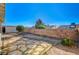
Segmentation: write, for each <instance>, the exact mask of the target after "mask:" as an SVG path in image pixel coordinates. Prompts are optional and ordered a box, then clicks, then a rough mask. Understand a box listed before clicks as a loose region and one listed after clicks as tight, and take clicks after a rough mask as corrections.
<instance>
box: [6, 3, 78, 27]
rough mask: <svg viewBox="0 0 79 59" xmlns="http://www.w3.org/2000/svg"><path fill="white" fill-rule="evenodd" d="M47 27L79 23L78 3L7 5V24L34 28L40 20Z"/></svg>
mask: <svg viewBox="0 0 79 59" xmlns="http://www.w3.org/2000/svg"><path fill="white" fill-rule="evenodd" d="M39 18H40V19H41V20H42V21H43V23H45V24H46V25H48V24H49V25H65V24H70V23H72V22H75V23H77V24H78V23H79V4H78V3H76V4H75V3H69V4H67V3H63V4H62V3H7V4H6V14H5V24H6V25H9V26H16V25H24V26H33V25H35V22H36V21H37V20H38V19H39Z"/></svg>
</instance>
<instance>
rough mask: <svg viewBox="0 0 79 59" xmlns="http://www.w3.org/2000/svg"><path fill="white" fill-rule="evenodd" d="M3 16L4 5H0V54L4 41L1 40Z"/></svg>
mask: <svg viewBox="0 0 79 59" xmlns="http://www.w3.org/2000/svg"><path fill="white" fill-rule="evenodd" d="M4 16H5V3H0V54H2V52H3V46H4V45H3V44H4V40H2V27H3V26H2V24H3V21H4Z"/></svg>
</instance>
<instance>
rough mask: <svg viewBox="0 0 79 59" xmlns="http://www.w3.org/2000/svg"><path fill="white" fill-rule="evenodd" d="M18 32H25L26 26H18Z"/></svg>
mask: <svg viewBox="0 0 79 59" xmlns="http://www.w3.org/2000/svg"><path fill="white" fill-rule="evenodd" d="M16 30H17V31H18V32H22V31H24V26H21V25H18V26H17V27H16Z"/></svg>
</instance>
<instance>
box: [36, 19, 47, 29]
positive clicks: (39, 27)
mask: <svg viewBox="0 0 79 59" xmlns="http://www.w3.org/2000/svg"><path fill="white" fill-rule="evenodd" d="M35 28H36V29H45V28H46V26H45V25H44V23H43V22H42V21H41V19H39V20H38V21H37V22H36V24H35Z"/></svg>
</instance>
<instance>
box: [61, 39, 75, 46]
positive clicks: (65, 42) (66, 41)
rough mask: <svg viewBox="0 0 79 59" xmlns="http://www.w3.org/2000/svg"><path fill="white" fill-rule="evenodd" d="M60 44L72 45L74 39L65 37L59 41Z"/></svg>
mask: <svg viewBox="0 0 79 59" xmlns="http://www.w3.org/2000/svg"><path fill="white" fill-rule="evenodd" d="M61 44H62V45H64V46H72V45H74V41H73V40H71V39H67V38H65V39H63V40H62V41H61Z"/></svg>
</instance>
